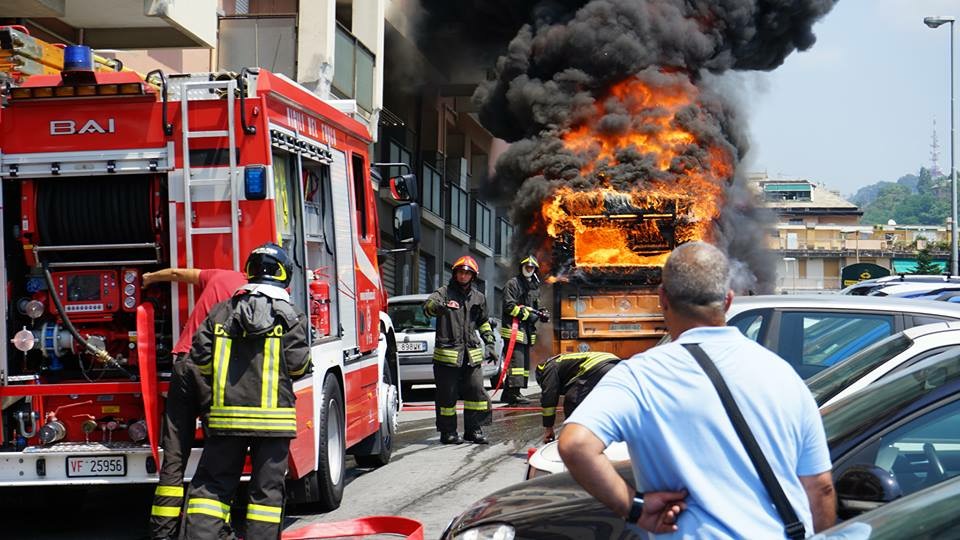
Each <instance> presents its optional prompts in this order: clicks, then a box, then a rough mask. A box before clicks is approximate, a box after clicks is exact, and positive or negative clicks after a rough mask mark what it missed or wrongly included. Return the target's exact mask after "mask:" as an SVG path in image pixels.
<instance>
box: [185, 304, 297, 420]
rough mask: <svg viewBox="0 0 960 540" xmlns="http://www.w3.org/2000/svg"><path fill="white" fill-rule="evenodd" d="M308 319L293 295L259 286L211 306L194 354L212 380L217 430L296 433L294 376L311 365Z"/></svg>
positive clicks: (212, 405)
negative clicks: (278, 295) (275, 295)
mask: <svg viewBox="0 0 960 540" xmlns="http://www.w3.org/2000/svg"><path fill="white" fill-rule="evenodd" d="M274 288H276V289H277V290H278V291H282V292H285V291H283V290H282V289H280V288H278V287H274ZM286 298H289V296H287V297H286ZM308 324H309V323H308V319H307V318H306V317H305V316H304V315H303V314H302V313H300V312H299V310H297V309H296V308H294V307H293V305H292V304H290V303H289V301H286V300H283V299H280V298H272V297H271V296H267V295H264V294H260V293H257V292H250V293H247V294H239V295H237V296H234V297H233V298H231V299H230V300H227V301H225V302H222V303H220V304H217V305H216V306H215V307H214V308H213V309H212V310H211V311H210V314H209V315H207V318H206V319H205V320H204V322H203V324H202V325H201V326H200V329H199V330H198V331H197V334H196V336H195V337H194V341H193V348H192V349H191V350H190V359H191V360H192V361H193V362H194V363H195V364H196V365H197V367H198V368H199V370H200V373H201V374H203V376H204V377H205V378H207V380H209V381H210V386H211V390H212V394H213V396H212V401H211V405H210V417H209V420H208V423H207V428H208V430H209V432H210V434H211V435H235V436H252V437H295V436H296V434H297V416H296V411H295V409H294V401H295V399H296V398H295V396H294V393H293V379H295V378H298V377H300V376H301V375H303V374H304V373H306V371H307V369H308V367H309V365H310V347H309V344H308V343H307V330H308V326H307V325H308Z"/></svg>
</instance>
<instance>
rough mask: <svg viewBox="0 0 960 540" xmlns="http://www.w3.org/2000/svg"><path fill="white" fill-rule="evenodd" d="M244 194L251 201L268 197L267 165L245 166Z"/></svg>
mask: <svg viewBox="0 0 960 540" xmlns="http://www.w3.org/2000/svg"><path fill="white" fill-rule="evenodd" d="M243 195H244V196H245V197H246V198H247V200H249V201H262V200H263V199H266V198H267V167H266V166H265V165H247V166H246V167H244V169H243Z"/></svg>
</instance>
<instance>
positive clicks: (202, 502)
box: [187, 497, 230, 520]
mask: <svg viewBox="0 0 960 540" xmlns="http://www.w3.org/2000/svg"><path fill="white" fill-rule="evenodd" d="M187 513H188V514H206V515H208V516H213V517H215V518H217V519H222V520H226V519H227V516H229V515H230V506H228V505H226V504H223V503H222V502H220V501H218V500H216V499H204V498H201V497H197V498H191V499H190V500H189V501H188V502H187Z"/></svg>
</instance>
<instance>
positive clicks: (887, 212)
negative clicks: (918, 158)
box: [860, 168, 950, 225]
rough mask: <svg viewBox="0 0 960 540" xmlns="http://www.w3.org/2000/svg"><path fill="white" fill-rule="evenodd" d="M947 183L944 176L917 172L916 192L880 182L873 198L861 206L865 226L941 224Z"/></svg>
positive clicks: (946, 204) (947, 204)
mask: <svg viewBox="0 0 960 540" xmlns="http://www.w3.org/2000/svg"><path fill="white" fill-rule="evenodd" d="M949 193H950V183H949V181H948V179H947V178H946V177H943V176H941V177H939V178H933V177H932V176H931V175H930V171H928V170H927V169H926V168H922V169H920V174H919V175H918V179H917V183H916V192H914V191H913V190H911V189H910V187H909V186H908V185H905V184H901V183H897V184H891V183H884V184H883V185H882V186H881V187H880V191H879V192H878V193H877V197H876V198H875V199H874V200H873V201H871V202H870V203H868V204H866V205H864V206H862V207H861V210H863V217H862V218H860V222H861V223H863V224H866V225H876V224H881V225H883V224H886V223H887V221H889V220H891V219H892V220H894V221H896V222H897V223H899V224H908V225H942V224H943V223H944V221H945V220H946V218H947V216H948V215H950V196H949Z"/></svg>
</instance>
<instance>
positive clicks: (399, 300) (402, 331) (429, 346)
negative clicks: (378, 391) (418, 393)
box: [387, 294, 503, 395]
mask: <svg viewBox="0 0 960 540" xmlns="http://www.w3.org/2000/svg"><path fill="white" fill-rule="evenodd" d="M429 296H430V295H428V294H410V295H405V296H395V297H393V298H390V299H389V300H387V314H388V315H390V320H392V321H393V327H394V328H395V329H396V336H397V356H398V358H399V361H400V391H401V394H402V395H407V394H409V392H410V389H411V387H412V386H413V385H414V384H433V383H434V380H433V346H434V338H435V337H436V333H437V320H436V317H427V316H426V314H424V313H423V303H424V302H426V301H427V298H428V297H429ZM490 324H491V325H492V326H493V333H494V335H495V336H496V339H497V342H496V344H495V345H494V347H495V350H496V353H497V354H496V355H495V356H496V358H495V359H491V358H484V359H483V376H484V378H491V379H494V380H496V377H498V376H499V375H500V351H501V350H502V349H503V340H502V338H501V337H500V320H499V319H496V318H491V319H490Z"/></svg>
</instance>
